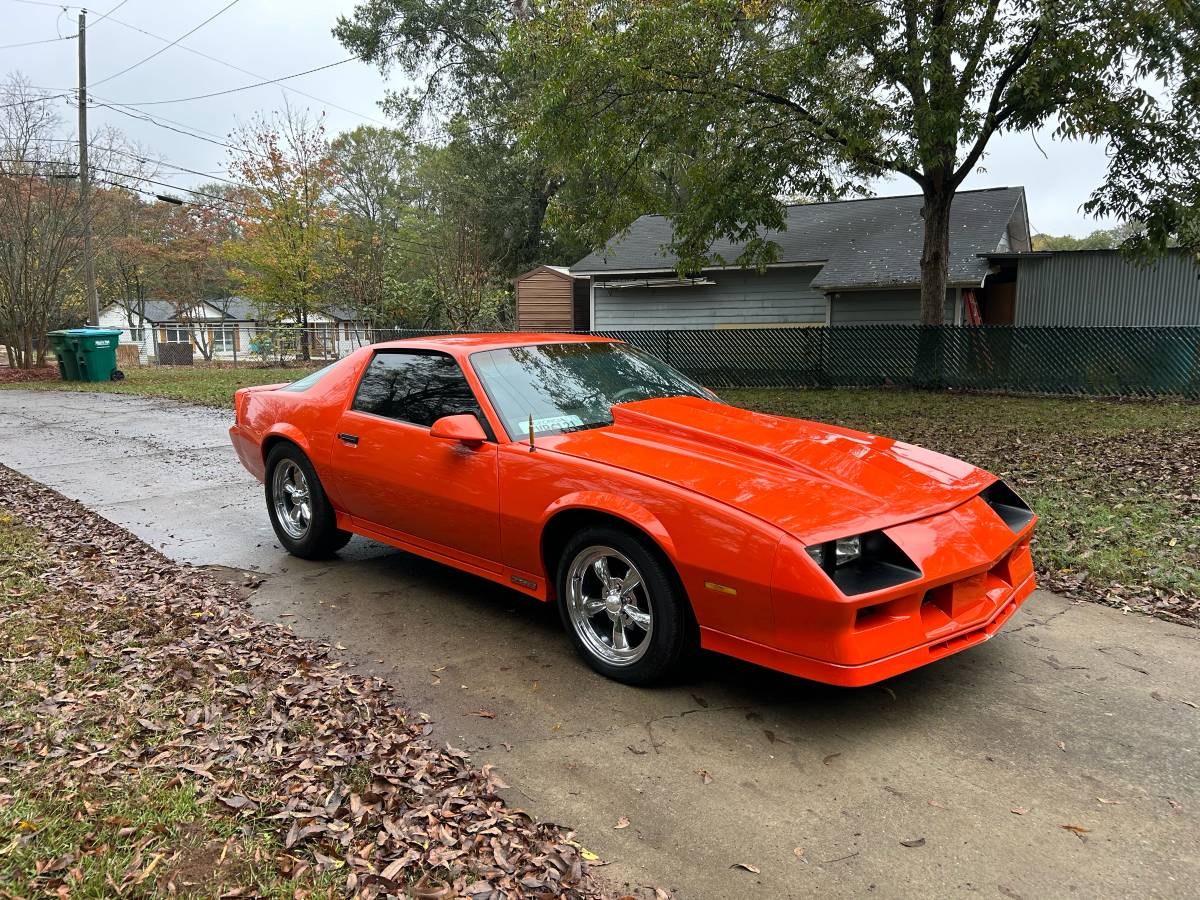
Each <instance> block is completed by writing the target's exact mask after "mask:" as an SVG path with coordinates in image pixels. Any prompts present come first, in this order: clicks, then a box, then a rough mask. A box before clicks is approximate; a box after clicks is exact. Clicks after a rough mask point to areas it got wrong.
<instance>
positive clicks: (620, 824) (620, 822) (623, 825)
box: [613, 816, 629, 828]
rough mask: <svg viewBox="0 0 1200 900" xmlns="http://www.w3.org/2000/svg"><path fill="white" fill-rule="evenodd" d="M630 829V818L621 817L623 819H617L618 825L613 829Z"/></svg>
mask: <svg viewBox="0 0 1200 900" xmlns="http://www.w3.org/2000/svg"><path fill="white" fill-rule="evenodd" d="M628 827H629V816H621V818H619V819H617V824H616V825H614V826H613V828H628Z"/></svg>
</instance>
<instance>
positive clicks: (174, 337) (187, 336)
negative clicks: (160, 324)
mask: <svg viewBox="0 0 1200 900" xmlns="http://www.w3.org/2000/svg"><path fill="white" fill-rule="evenodd" d="M163 333H164V334H165V335H166V338H167V341H166V342H167V343H168V344H190V343H191V342H192V334H191V330H190V329H189V328H188V327H187V326H186V325H168V326H166V327H165V328H164V329H163Z"/></svg>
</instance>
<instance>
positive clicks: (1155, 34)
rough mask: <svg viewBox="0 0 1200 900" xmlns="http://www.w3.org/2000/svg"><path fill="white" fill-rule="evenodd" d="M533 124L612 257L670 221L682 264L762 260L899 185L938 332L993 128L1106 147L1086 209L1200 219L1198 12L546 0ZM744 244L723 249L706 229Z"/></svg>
mask: <svg viewBox="0 0 1200 900" xmlns="http://www.w3.org/2000/svg"><path fill="white" fill-rule="evenodd" d="M510 44H511V46H510V48H509V49H507V50H506V52H505V61H506V69H505V71H507V72H513V73H516V72H520V73H523V74H524V81H523V84H524V85H525V86H526V87H527V88H528V90H527V93H526V95H525V96H524V97H523V98H522V102H521V104H520V119H521V123H522V124H521V130H522V133H523V135H524V137H525V139H526V140H527V142H528V144H529V146H530V147H531V148H533V150H534V152H535V153H537V154H539V155H540V157H541V158H543V159H544V160H546V164H547V166H548V168H549V170H550V172H551V173H552V174H553V175H554V176H555V177H560V178H563V179H565V180H566V182H567V183H568V184H579V185H586V186H591V185H599V186H601V189H599V190H579V191H576V192H575V194H574V195H573V196H572V200H573V201H574V202H575V203H578V204H581V205H583V206H584V207H585V209H586V211H585V212H583V213H581V214H579V215H578V216H577V217H576V219H575V221H577V222H579V223H580V225H581V227H582V228H583V229H584V233H585V236H586V238H587V240H588V242H589V243H590V244H592V245H593V246H602V245H603V244H604V242H605V241H606V240H607V239H608V238H609V237H610V236H611V235H612V234H613V233H616V232H618V231H619V230H621V229H622V228H624V227H626V226H627V225H628V224H629V223H630V222H631V221H632V220H633V219H634V218H635V217H636V216H637V215H639V214H640V213H642V212H645V211H647V210H648V209H649V210H652V211H656V212H661V213H665V214H667V215H669V216H670V217H671V218H672V220H673V222H674V224H675V227H676V236H675V241H674V244H673V246H672V248H671V249H673V250H674V251H675V252H676V253H677V254H678V255H679V257H680V259H681V264H680V267H681V269H682V270H695V269H696V268H699V267H700V266H702V265H704V264H706V263H713V262H715V263H729V262H737V263H739V264H744V265H763V264H765V263H769V262H771V261H772V260H773V259H774V254H775V247H774V245H773V244H772V243H771V242H770V241H768V240H765V239H764V237H763V232H764V229H770V228H778V227H780V226H781V225H782V223H783V210H782V205H781V203H780V201H779V199H778V198H780V197H782V196H786V195H789V194H796V193H800V194H804V195H807V196H812V197H818V198H828V197H836V196H843V195H846V194H849V193H854V192H858V191H862V190H863V189H864V187H865V185H866V184H867V183H868V182H869V181H870V180H871V179H875V178H878V177H880V176H884V175H888V174H899V175H903V176H905V177H907V178H909V179H910V180H912V181H913V182H914V183H915V184H916V185H917V186H918V188H919V190H920V191H921V192H922V194H923V195H924V197H925V201H926V202H925V218H926V223H925V232H926V233H925V246H924V256H923V261H922V282H923V284H922V299H923V318H924V321H926V322H937V321H940V318H941V315H942V312H941V309H942V302H941V298H942V297H943V296H944V287H945V281H946V264H947V255H948V211H949V206H950V202H951V199H952V197H953V194H954V192H955V190H956V189H957V188H958V186H959V185H960V184H961V183H962V181H963V179H964V178H965V177H966V176H967V175H968V174H969V173H970V172H972V171H973V170H974V169H975V168H976V166H978V165H979V164H980V163H981V162H982V161H983V159H984V154H985V152H986V150H987V147H988V144H989V142H990V140H991V139H992V137H993V136H995V135H996V134H1001V133H1005V132H1009V131H1023V130H1028V129H1032V128H1037V127H1041V126H1043V125H1047V124H1050V125H1052V126H1053V127H1054V128H1055V132H1056V134H1057V135H1058V136H1060V137H1064V138H1078V139H1085V140H1108V141H1109V142H1110V145H1111V147H1112V149H1113V156H1112V160H1111V166H1110V170H1109V173H1108V177H1107V178H1106V180H1105V182H1104V183H1103V184H1101V185H1100V186H1099V187H1098V188H1097V190H1096V192H1095V194H1094V195H1093V197H1092V200H1091V202H1090V204H1089V210H1090V211H1091V212H1094V213H1097V214H1103V215H1113V216H1117V217H1119V218H1122V219H1124V220H1130V221H1140V222H1143V223H1145V225H1144V228H1143V230H1142V232H1141V234H1140V235H1139V237H1138V243H1140V244H1141V245H1142V246H1144V247H1146V248H1149V249H1155V248H1159V247H1161V246H1165V243H1166V241H1167V239H1168V237H1169V236H1170V234H1172V233H1174V232H1175V231H1178V230H1179V227H1180V223H1181V221H1182V210H1183V209H1184V208H1185V207H1189V206H1190V208H1191V209H1193V210H1194V209H1197V208H1200V204H1197V203H1196V199H1197V198H1196V192H1197V191H1198V190H1200V187H1198V185H1200V149H1198V145H1197V142H1196V140H1195V137H1194V136H1195V134H1196V133H1197V131H1198V130H1200V129H1198V127H1197V126H1198V125H1200V121H1198V120H1197V116H1198V115H1200V114H1198V113H1197V105H1196V104H1195V96H1196V86H1197V71H1198V68H1200V16H1198V14H1197V11H1196V7H1195V6H1194V5H1193V4H1185V3H1178V2H1172V3H1166V4H1146V3H1143V2H1139V0H1079V2H1075V3H1071V4H1069V5H1064V4H1062V3H1061V2H1058V0H975V2H965V3H957V4H946V3H942V2H918V0H875V2H866V3H856V4H846V3H843V2H834V0H791V2H783V3H763V2H746V0H694V2H690V3H687V4H683V5H680V4H676V3H665V2H647V3H636V4H630V3H626V2H622V0H599V2H584V0H548V2H545V3H542V4H540V5H539V7H538V8H537V10H536V14H531V15H530V16H529V17H528V18H527V19H519V20H517V21H516V22H515V23H514V24H513V25H512V26H511V28H510ZM718 237H725V238H728V239H730V240H732V241H734V242H737V243H739V244H743V245H744V247H745V250H744V252H742V253H741V254H740V256H739V257H738V258H737V259H736V260H724V259H716V258H713V257H712V256H711V255H710V254H709V251H708V248H709V246H710V245H711V243H712V242H713V240H714V239H715V238H718Z"/></svg>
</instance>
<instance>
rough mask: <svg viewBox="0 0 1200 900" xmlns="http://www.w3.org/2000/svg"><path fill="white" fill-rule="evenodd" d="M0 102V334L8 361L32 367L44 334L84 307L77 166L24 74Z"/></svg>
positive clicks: (39, 358) (39, 360) (1, 92)
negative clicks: (78, 277)
mask: <svg viewBox="0 0 1200 900" xmlns="http://www.w3.org/2000/svg"><path fill="white" fill-rule="evenodd" d="M0 99H2V100H3V102H2V103H0V339H2V340H3V342H4V346H5V349H6V351H7V353H8V358H9V363H10V364H11V365H13V366H17V367H21V368H31V367H33V366H35V365H39V366H40V365H43V364H44V363H45V358H46V345H45V335H46V332H47V331H49V330H51V329H53V328H57V327H61V326H62V325H64V324H67V322H68V320H69V319H71V318H72V316H73V315H75V314H78V313H79V312H81V310H82V298H81V297H80V296H79V293H78V290H77V285H76V284H75V282H74V279H75V275H76V273H77V271H78V267H79V265H80V263H81V262H82V260H83V256H82V253H83V246H82V241H81V240H80V234H81V231H82V225H83V217H82V211H81V207H80V203H79V182H78V180H77V177H78V166H77V164H76V162H75V160H74V159H73V158H72V157H71V155H70V152H69V150H68V149H67V148H64V146H63V145H62V144H61V143H59V142H57V141H56V140H55V138H54V135H55V132H56V130H57V127H58V125H59V121H58V117H57V116H56V115H55V113H54V112H53V110H52V109H51V107H50V103H49V101H47V100H45V99H42V97H41V95H40V94H38V93H37V92H36V91H34V90H33V89H32V88H31V87H30V85H29V83H28V82H27V81H26V80H25V79H23V78H22V77H21V76H19V75H12V76H9V78H8V79H7V81H6V82H5V83H4V85H3V88H0ZM68 146H69V145H68Z"/></svg>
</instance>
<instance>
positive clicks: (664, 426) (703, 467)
mask: <svg viewBox="0 0 1200 900" xmlns="http://www.w3.org/2000/svg"><path fill="white" fill-rule="evenodd" d="M612 413H613V424H612V425H610V426H607V427H604V428H595V429H590V430H585V431H578V432H574V433H571V434H565V435H560V436H557V437H553V438H547V439H545V440H544V441H543V442H542V443H543V446H545V447H547V448H548V449H552V450H555V451H557V452H559V453H565V454H568V455H570V456H574V457H578V458H580V459H588V460H593V461H596V462H600V463H605V464H608V465H612V466H617V467H620V468H622V469H627V470H629V471H632V472H640V473H642V474H644V475H648V476H650V477H652V478H656V479H659V480H661V481H665V482H669V483H671V484H674V485H678V486H679V487H681V488H686V489H687V490H690V491H694V492H696V493H698V494H702V495H704V496H707V497H711V498H712V499H713V500H716V501H719V502H721V503H725V504H728V505H729V506H732V507H735V508H736V509H739V510H741V511H743V512H745V513H748V514H749V515H752V516H755V517H757V518H759V519H762V520H764V521H766V522H770V523H771V524H773V525H776V526H778V527H779V528H782V529H783V530H785V531H787V532H789V533H791V534H793V535H794V536H796V537H797V538H799V539H800V540H802V541H804V542H805V543H817V542H820V541H825V540H832V539H834V538H837V537H845V536H847V535H851V534H859V533H861V532H865V531H872V530H875V529H878V528H887V527H890V526H892V525H899V524H901V523H903V522H909V521H912V520H914V519H919V518H924V517H926V516H930V515H934V514H936V513H939V512H943V511H945V510H947V509H952V508H953V507H955V506H958V505H959V504H960V503H963V502H965V501H967V500H969V499H970V498H971V497H973V496H975V495H976V494H978V493H979V492H980V491H981V490H983V489H984V488H985V487H987V486H988V485H989V484H991V483H992V482H993V481H995V480H996V479H995V476H993V475H990V474H989V473H987V472H985V471H984V470H982V469H979V468H977V467H975V466H972V465H970V464H969V463H965V462H963V461H961V460H957V459H954V458H952V457H949V456H943V455H942V454H940V453H935V452H933V451H931V450H925V449H923V448H921V447H915V446H913V445H912V444H905V443H903V442H901V441H896V440H892V439H890V438H884V437H879V436H877V435H872V434H863V433H862V432H857V431H851V430H849V429H845V428H838V427H836V426H833V425H824V424H821V423H819V422H809V421H806V420H803V419H791V418H786V417H783V416H770V415H764V414H762V413H755V412H750V411H748V410H744V409H739V408H737V407H734V406H727V405H725V404H723V403H717V402H713V401H710V400H703V399H701V398H698V397H669V398H662V399H654V400H642V401H639V402H636V403H627V404H622V405H619V406H614V407H613V410H612Z"/></svg>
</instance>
